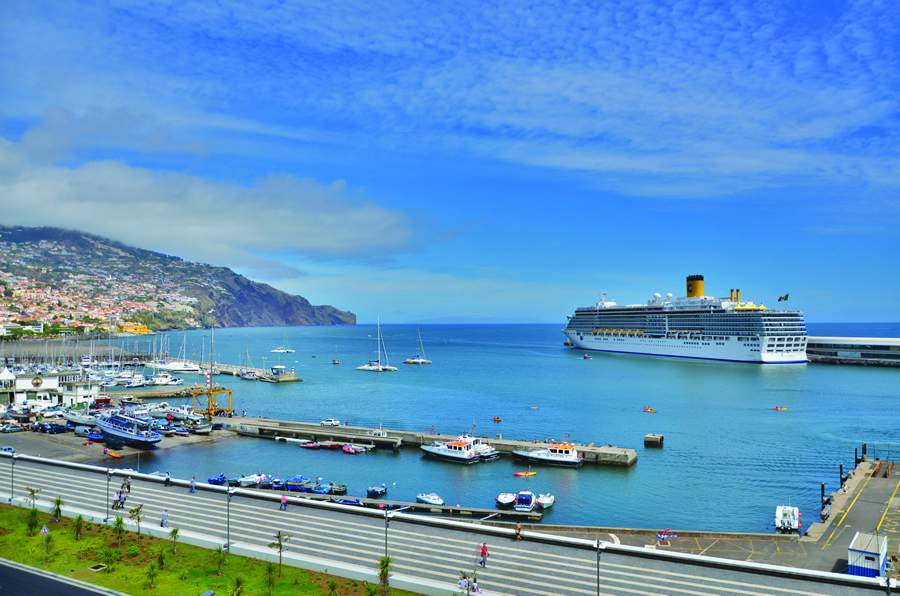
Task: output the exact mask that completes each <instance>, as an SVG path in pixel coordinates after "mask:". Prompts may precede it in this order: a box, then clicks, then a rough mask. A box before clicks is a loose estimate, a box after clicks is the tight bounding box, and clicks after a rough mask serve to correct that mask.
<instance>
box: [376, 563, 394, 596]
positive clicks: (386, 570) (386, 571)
mask: <svg viewBox="0 0 900 596" xmlns="http://www.w3.org/2000/svg"><path fill="white" fill-rule="evenodd" d="M391 562H392V560H391V558H390V557H389V556H387V555H385V556H383V557H381V558H380V559H378V582H379V583H380V584H381V593H382V595H383V596H389V594H390V592H391V583H390V580H391Z"/></svg>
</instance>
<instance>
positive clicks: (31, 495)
mask: <svg viewBox="0 0 900 596" xmlns="http://www.w3.org/2000/svg"><path fill="white" fill-rule="evenodd" d="M25 490H26V491H28V496H27V497H25V498H26V499H27V500H29V501H31V508H32V509H34V508H35V507H36V503H37V496H38V493H39V492H41V489H39V488H34V487H33V486H26V487H25Z"/></svg>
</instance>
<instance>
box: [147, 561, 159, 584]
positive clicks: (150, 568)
mask: <svg viewBox="0 0 900 596" xmlns="http://www.w3.org/2000/svg"><path fill="white" fill-rule="evenodd" d="M157 575H159V568H158V567H157V566H156V563H152V562H151V563H150V564H149V565H147V587H148V588H149V589H151V590H152V589H153V587H154V586H155V585H156V576H157Z"/></svg>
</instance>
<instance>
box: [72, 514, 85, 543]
mask: <svg viewBox="0 0 900 596" xmlns="http://www.w3.org/2000/svg"><path fill="white" fill-rule="evenodd" d="M72 527H73V528H74V529H75V540H81V531H82V530H84V516H83V515H81V514H80V513H79V514H78V517H76V518H75V523H74V524H73V526H72Z"/></svg>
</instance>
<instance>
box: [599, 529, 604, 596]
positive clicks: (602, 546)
mask: <svg viewBox="0 0 900 596" xmlns="http://www.w3.org/2000/svg"><path fill="white" fill-rule="evenodd" d="M604 548H606V545H605V544H604V543H603V541H602V540H600V539H599V538H597V595H598V596H599V595H600V553H601V552H603V549H604Z"/></svg>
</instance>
